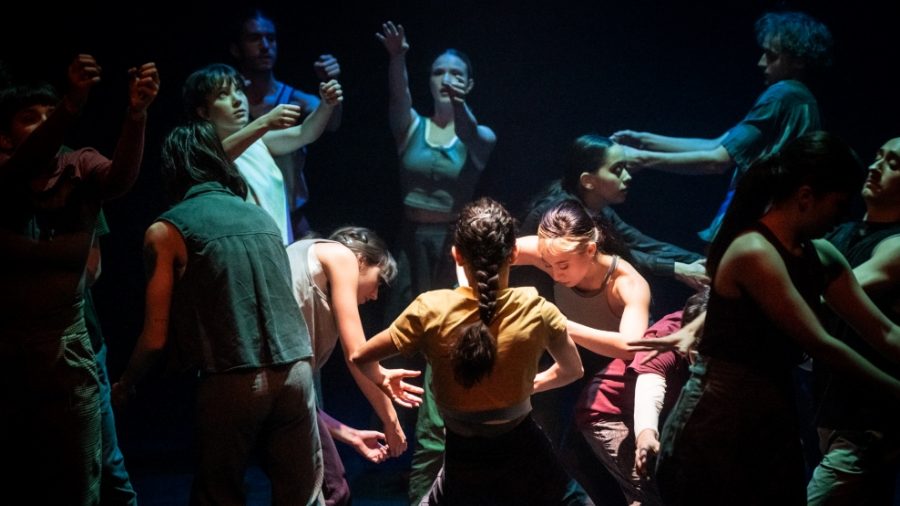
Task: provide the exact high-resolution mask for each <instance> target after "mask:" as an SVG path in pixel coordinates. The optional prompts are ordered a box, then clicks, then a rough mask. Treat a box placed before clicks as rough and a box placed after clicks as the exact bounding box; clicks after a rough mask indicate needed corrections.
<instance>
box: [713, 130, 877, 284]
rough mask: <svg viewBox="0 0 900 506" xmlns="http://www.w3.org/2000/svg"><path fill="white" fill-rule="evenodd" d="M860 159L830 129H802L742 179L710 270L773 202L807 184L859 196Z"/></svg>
mask: <svg viewBox="0 0 900 506" xmlns="http://www.w3.org/2000/svg"><path fill="white" fill-rule="evenodd" d="M863 174H864V173H863V170H862V164H861V163H860V161H859V157H857V156H856V153H855V152H854V151H853V148H851V147H850V145H849V144H847V143H846V142H844V141H843V140H841V139H840V138H838V137H836V136H834V135H832V134H829V133H827V132H822V131H817V132H810V133H807V134H804V135H802V136H800V137H798V138H796V139H794V140H793V141H791V142H789V143H788V144H786V145H785V146H784V147H783V148H782V149H781V151H779V152H778V153H776V154H775V155H772V156H770V157H768V158H765V159H763V160H761V161H759V162H757V163H755V164H754V165H752V166H751V167H750V169H749V170H748V171H747V173H746V174H744V176H743V177H742V178H741V180H740V182H738V185H737V188H736V189H735V193H734V198H733V200H732V201H731V205H729V206H728V211H727V212H726V213H725V218H724V219H723V220H722V227H721V228H720V229H719V232H718V233H717V234H716V238H715V240H713V242H712V244H711V245H710V247H709V255H708V256H707V259H706V269H707V271H708V272H709V276H710V278H713V277H715V275H716V270H717V269H718V267H719V263H720V262H721V261H722V256H723V255H724V254H725V251H726V250H727V249H728V246H729V245H730V244H731V242H732V241H733V240H734V239H735V237H737V236H738V235H739V234H740V233H742V232H743V231H744V230H746V229H747V228H748V227H750V225H752V224H753V223H754V222H756V221H757V220H759V219H760V218H762V217H763V215H764V214H765V213H766V212H767V211H768V209H769V207H770V206H771V205H772V204H779V203H782V202H784V201H786V200H788V199H789V198H790V197H791V196H792V195H793V194H794V192H796V191H797V189H798V188H800V187H801V186H803V185H808V186H809V187H810V188H812V190H813V191H814V192H815V193H816V194H817V195H822V194H825V193H830V192H839V193H843V194H847V195H855V194H857V193H858V192H859V188H860V186H861V185H862V178H863Z"/></svg>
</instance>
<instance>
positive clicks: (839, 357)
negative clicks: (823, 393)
mask: <svg viewBox="0 0 900 506" xmlns="http://www.w3.org/2000/svg"><path fill="white" fill-rule="evenodd" d="M817 246H818V245H817ZM716 276H717V279H716V281H715V282H716V283H717V284H716V289H719V288H720V287H719V285H718V283H719V279H718V277H719V276H722V277H723V284H724V286H726V287H728V286H733V287H734V288H733V289H734V290H742V291H744V292H745V293H747V294H749V296H750V297H751V298H752V299H753V300H754V301H755V302H756V303H757V304H758V305H759V306H760V307H761V308H762V310H763V312H764V313H765V314H766V315H767V316H768V317H769V318H771V319H772V320H773V321H774V322H775V323H776V325H778V326H779V327H780V328H781V329H782V330H783V331H784V332H785V333H786V334H787V335H789V336H791V338H793V339H794V340H795V341H797V342H798V343H799V344H800V345H801V346H802V347H803V348H804V349H805V350H807V351H808V352H809V354H810V355H812V357H813V358H814V359H816V360H822V361H823V362H826V363H828V365H830V366H831V367H833V368H834V369H835V370H836V371H840V372H843V373H846V374H848V375H851V376H854V377H856V378H859V379H862V380H864V381H867V382H869V383H871V384H872V385H873V386H875V387H877V388H884V389H886V390H889V391H890V392H892V393H893V394H894V395H896V396H900V380H897V379H896V378H893V377H891V376H890V375H889V374H886V373H884V372H883V371H881V370H880V369H878V368H877V367H875V366H874V365H872V364H871V363H870V362H869V361H867V360H866V359H865V358H864V357H862V356H861V355H860V354H859V353H857V352H856V351H854V350H853V349H852V348H850V347H849V346H847V345H846V344H844V343H843V342H841V341H840V340H838V339H835V338H834V337H832V336H831V335H829V334H828V333H827V332H826V331H825V329H824V328H823V327H822V325H821V323H820V322H819V320H818V318H817V317H816V315H815V313H813V311H812V309H811V308H810V307H809V306H808V305H807V304H806V302H805V301H804V300H803V298H802V296H801V295H800V293H799V292H798V291H797V289H796V288H795V287H794V285H793V284H792V283H791V281H790V277H789V275H788V272H787V269H786V268H785V266H784V262H783V261H782V260H781V258H780V256H779V255H778V252H777V251H776V250H775V248H774V247H773V246H772V245H771V244H770V243H768V241H766V240H765V239H763V238H762V237H761V236H759V234H755V233H749V234H745V235H743V236H741V237H739V238H738V239H736V240H735V241H734V242H733V243H732V245H731V246H729V248H728V251H726V253H725V255H724V257H723V259H722V263H721V264H720V267H719V271H718V273H717V275H716ZM834 288H836V286H835V285H834V282H832V286H830V287H829V290H828V291H829V293H831V292H833V291H834ZM870 304H871V303H870ZM871 316H875V315H874V314H871ZM870 326H871V325H870ZM894 356H896V355H894Z"/></svg>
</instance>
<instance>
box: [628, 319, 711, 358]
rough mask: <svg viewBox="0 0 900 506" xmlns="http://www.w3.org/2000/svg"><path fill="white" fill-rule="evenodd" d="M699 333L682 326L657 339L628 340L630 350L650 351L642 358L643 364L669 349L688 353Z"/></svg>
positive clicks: (684, 353) (683, 353)
mask: <svg viewBox="0 0 900 506" xmlns="http://www.w3.org/2000/svg"><path fill="white" fill-rule="evenodd" d="M696 340H697V335H696V334H695V333H694V331H693V330H692V329H690V328H686V327H682V328H681V329H679V330H677V331H675V332H673V333H671V334H669V335H667V336H665V337H657V338H655V339H636V340H634V341H628V342H627V343H626V344H628V350H629V351H649V352H650V353H647V355H646V356H645V357H644V358H643V360H641V365H643V364H646V363H647V362H649V361H651V360H653V359H654V358H656V356H657V355H659V354H660V353H665V352H667V351H676V352H678V353H680V354H682V355H687V353H688V350H690V348H691V346H693V345H694V342H695V341H696Z"/></svg>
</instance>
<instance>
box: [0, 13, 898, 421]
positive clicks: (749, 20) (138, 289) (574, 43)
mask: <svg viewBox="0 0 900 506" xmlns="http://www.w3.org/2000/svg"><path fill="white" fill-rule="evenodd" d="M127 3H128V4H129V5H123V4H121V3H120V4H118V5H117V6H115V7H106V6H97V5H92V6H79V7H75V6H66V7H63V8H61V9H55V10H53V11H52V12H50V9H48V8H45V7H42V6H37V5H19V6H17V7H16V8H15V9H14V10H12V11H11V12H8V13H5V14H4V15H3V17H2V20H0V26H2V29H0V40H2V44H0V48H2V53H0V59H2V60H3V61H5V62H6V63H7V64H8V66H9V67H10V69H11V71H12V72H13V74H14V75H16V76H18V77H38V78H44V79H48V80H51V81H53V82H56V83H59V82H60V80H61V78H62V77H63V75H64V74H63V70H64V69H65V67H66V65H67V64H68V62H69V61H70V60H71V58H72V56H73V55H74V54H75V53H76V52H88V53H91V54H94V55H95V56H96V57H97V59H98V61H99V62H100V64H101V65H102V66H103V72H104V75H103V82H102V83H101V84H100V85H99V86H97V88H96V89H95V90H94V91H92V97H91V100H90V103H89V105H88V108H87V109H86V111H85V115H84V118H83V120H82V122H81V123H80V126H79V128H78V129H77V131H75V132H73V133H72V135H71V139H69V144H70V145H72V146H75V147H78V146H82V145H92V146H95V147H98V148H99V149H100V150H101V152H104V153H107V154H111V153H112V150H113V147H114V145H115V139H116V136H117V134H118V128H119V124H120V121H121V117H122V113H123V112H124V107H125V99H126V97H125V81H124V78H125V75H126V74H125V70H126V69H127V68H128V67H130V66H133V65H137V64H140V63H142V62H144V61H149V60H152V61H155V62H157V64H158V66H159V69H160V73H161V78H162V90H161V92H160V95H159V97H158V100H157V102H156V103H155V104H154V105H153V107H152V110H151V118H150V124H149V132H148V141H147V150H146V156H145V163H144V167H143V172H142V174H141V176H140V179H139V181H138V183H137V185H136V186H135V188H134V189H133V190H132V191H131V192H130V193H129V194H128V195H127V196H125V197H123V198H121V199H119V200H116V201H112V202H109V203H108V205H107V206H106V211H107V216H108V219H109V222H110V225H111V228H112V233H111V235H110V236H108V237H107V238H105V239H104V240H103V241H104V242H103V249H104V260H103V262H104V264H103V272H104V274H103V276H102V278H101V280H100V282H99V283H98V285H97V287H96V289H95V293H96V298H97V299H98V305H99V309H100V313H101V318H102V320H103V325H104V329H105V333H106V335H107V339H108V341H109V343H110V344H109V347H110V370H111V371H110V372H111V375H112V377H113V378H116V377H117V376H118V374H119V373H120V371H121V370H122V368H123V367H124V364H125V362H126V360H127V357H128V354H129V353H130V350H131V348H132V346H133V343H134V339H135V338H136V336H137V334H138V333H139V331H140V326H141V318H142V314H143V306H142V305H143V292H142V291H143V285H144V275H143V271H142V268H141V260H140V254H141V240H142V234H143V231H144V229H145V228H146V227H147V226H148V225H149V224H150V223H151V222H152V220H153V218H154V217H155V216H156V215H157V214H158V213H159V212H160V211H161V210H163V209H164V208H165V205H166V203H165V202H164V199H163V197H162V190H161V183H160V178H159V174H158V170H157V159H158V152H159V146H160V142H161V139H162V138H163V137H164V135H165V134H166V132H167V131H168V130H169V129H170V128H171V127H172V126H173V125H175V124H176V123H177V122H178V121H179V115H180V86H181V83H182V82H183V80H184V78H185V77H186V76H187V74H188V73H190V72H191V71H192V70H194V69H196V68H198V67H200V66H202V65H205V64H207V63H211V62H214V61H225V62H230V59H229V57H228V53H227V50H226V41H225V24H226V23H227V21H228V20H229V16H230V15H231V13H232V11H233V9H234V8H235V6H236V4H235V3H233V2H232V3H230V4H229V3H226V2H212V1H210V0H203V1H201V2H193V3H187V2H185V3H183V4H181V5H173V4H160V3H155V2H151V3H147V4H138V3H133V2H127ZM872 3H873V4H874V2H872ZM263 7H264V8H265V9H266V10H267V11H268V12H269V13H270V14H271V15H272V17H273V18H275V19H276V21H277V23H278V28H279V53H280V55H279V64H278V65H279V66H278V69H277V73H276V74H277V75H278V76H279V77H280V78H281V79H282V80H285V81H287V82H289V83H292V84H295V85H299V86H300V87H302V88H304V89H307V90H312V89H314V88H315V85H316V83H315V78H314V75H313V72H312V62H313V61H314V60H315V58H316V56H317V55H318V54H320V53H324V52H330V53H333V54H335V55H336V56H337V57H338V58H339V60H340V62H341V66H342V71H343V73H342V76H341V81H342V83H343V86H344V91H345V106H344V119H343V125H342V127H341V129H340V130H339V131H338V132H336V133H333V134H326V135H325V136H324V137H323V138H322V139H321V140H320V141H318V142H317V143H316V144H314V145H313V146H311V149H310V155H309V160H308V163H307V167H308V178H309V183H310V186H311V190H312V194H313V196H312V200H311V202H310V204H309V206H310V214H311V221H312V222H313V224H314V226H315V228H317V229H318V230H320V231H322V232H325V233H327V232H328V231H329V230H331V229H333V228H334V227H336V226H339V225H342V224H345V223H355V224H359V225H364V226H369V227H372V228H374V229H376V230H378V231H380V232H381V233H382V235H384V236H386V237H387V238H389V239H390V238H392V237H393V236H394V235H395V233H396V230H395V224H396V223H397V222H398V218H399V216H400V211H401V209H400V204H399V202H400V194H399V190H398V188H397V186H398V185H397V182H398V181H397V174H396V155H395V153H394V148H393V142H392V140H391V137H390V134H389V132H388V126H387V119H386V110H387V92H386V88H387V85H386V81H387V76H386V66H387V65H386V64H387V56H386V53H385V51H384V49H383V48H382V47H381V45H380V44H379V43H378V42H377V41H376V39H375V37H374V33H375V32H376V30H378V29H379V27H380V24H381V22H382V21H384V20H387V19H392V20H394V21H396V22H400V23H402V24H403V25H404V26H405V27H406V30H407V34H408V38H409V41H410V44H411V46H412V48H411V50H410V52H409V55H408V63H409V69H410V75H411V81H412V82H411V89H412V93H413V103H414V105H415V106H417V107H418V108H419V110H420V111H423V112H427V111H428V107H429V106H430V97H429V95H428V88H427V82H426V77H427V69H428V65H429V64H430V62H431V60H432V59H433V58H434V56H435V55H436V54H437V53H439V52H440V51H441V50H442V49H443V48H446V47H456V48H459V49H462V50H463V51H465V52H467V53H469V55H470V56H471V57H472V60H473V62H474V66H475V77H476V87H475V90H474V92H473V94H472V96H471V99H470V104H471V106H472V108H473V110H474V111H475V113H476V115H477V117H478V119H479V121H480V122H482V123H483V124H486V125H489V126H491V127H492V128H493V129H494V131H495V132H496V133H497V136H498V139H499V140H498V144H497V148H496V150H495V152H494V154H493V157H492V159H491V161H490V164H489V166H488V168H487V170H486V172H485V174H484V177H483V178H482V182H481V184H480V187H479V193H481V194H486V195H491V196H494V197H495V198H498V199H499V200H501V201H503V202H505V203H506V204H507V205H509V206H510V207H511V208H513V209H516V210H519V209H521V208H522V206H523V205H524V204H525V203H526V202H527V200H528V198H529V197H530V196H531V195H533V194H534V193H535V192H536V191H538V190H539V189H540V187H541V186H543V185H544V184H545V183H546V182H548V181H549V180H551V179H552V178H554V177H556V175H557V174H558V172H559V170H560V164H559V161H560V160H561V158H562V154H563V153H564V151H565V148H566V146H567V144H568V143H569V142H570V141H571V140H572V139H573V138H574V137H576V136H578V135H580V134H583V133H587V132H598V133H601V134H609V133H611V132H613V131H615V130H617V129H621V128H632V129H639V130H648V131H653V132H658V133H663V134H671V135H678V136H697V137H715V136H718V135H719V134H721V133H722V132H723V131H724V130H725V129H726V128H728V127H729V126H731V125H732V124H734V123H735V122H736V121H738V120H739V119H740V118H741V117H742V115H743V114H744V113H745V112H746V111H747V110H748V109H749V107H750V105H751V104H752V103H753V100H754V99H755V97H756V96H757V95H758V94H759V93H760V92H761V91H762V89H763V81H762V76H761V73H760V72H759V70H758V69H757V68H756V63H757V61H758V59H759V56H760V51H759V49H758V47H757V45H756V41H755V36H754V33H753V22H754V20H755V19H756V18H757V17H758V16H759V15H760V14H762V13H763V12H765V11H766V10H769V9H775V8H782V7H787V8H793V9H802V10H806V11H808V12H810V13H812V14H813V15H815V16H816V17H818V18H820V19H821V20H823V21H824V22H825V23H826V24H828V25H829V26H830V28H831V29H832V32H833V34H834V37H835V40H836V52H835V65H834V66H833V68H832V69H831V70H830V71H829V73H828V74H827V75H826V76H825V78H824V79H822V81H821V82H820V83H819V84H818V86H817V87H815V88H814V91H815V92H816V93H817V96H818V98H819V101H820V105H821V107H822V110H823V114H824V117H825V123H826V127H827V128H828V129H829V130H832V131H833V132H836V133H838V134H839V135H841V136H843V137H844V138H845V139H846V140H848V141H849V142H850V143H851V144H852V145H853V146H854V147H855V148H856V149H857V150H858V152H859V153H860V155H861V156H862V158H863V159H864V160H869V159H871V156H872V154H874V152H875V150H876V149H877V147H878V146H879V145H880V144H881V143H882V142H883V141H884V140H885V139H887V138H889V137H891V136H896V135H898V134H900V124H898V118H900V100H898V97H897V96H896V95H893V94H892V92H895V89H896V83H895V82H894V81H893V80H892V78H891V77H889V76H890V75H891V74H892V73H896V71H897V68H896V66H897V62H898V61H900V60H898V59H897V49H898V43H897V37H896V26H897V21H898V19H900V18H898V16H897V15H898V14H900V5H898V4H896V3H894V5H893V6H892V7H888V8H886V7H883V6H882V7H876V6H874V5H867V4H866V2H854V3H849V2H839V3H838V2H836V3H835V4H834V5H831V4H826V3H823V2H811V1H807V2H791V3H775V2H771V1H755V2H751V1H736V2H718V3H715V4H705V3H695V2H687V1H684V0H677V1H667V2H649V1H640V0H639V1H633V2H600V1H593V2H587V1H581V2H566V1H557V2H552V3H551V2H542V3H540V4H538V3H534V4H531V3H529V2H516V3H512V2H508V3H507V2H501V3H488V2H477V1H471V0H460V1H457V2H452V3H451V2H438V1H435V0H423V1H418V2H401V1H396V0H395V1H385V2H373V3H370V4H368V5H365V6H354V5H353V3H352V2H348V3H347V4H338V3H336V2H323V3H313V2H302V3H301V2H290V3H289V2H279V3H275V2H270V4H263ZM725 185H726V181H725V178H724V177H677V176H673V175H670V174H665V173H659V172H652V171H651V172H643V173H641V174H639V175H638V176H637V177H636V179H635V181H634V185H633V187H632V191H631V192H630V195H629V201H628V202H627V203H625V204H623V205H622V206H620V208H619V212H620V214H621V215H622V216H623V217H624V218H625V219H626V220H627V221H629V222H630V223H632V224H633V225H635V226H637V227H638V228H641V229H643V230H644V231H645V232H647V233H649V234H651V235H655V236H657V237H659V238H661V239H665V240H669V241H671V242H674V243H677V244H681V245H684V246H688V247H693V248H699V245H698V244H697V242H696V239H695V236H694V232H695V231H696V230H699V229H701V228H703V227H704V226H705V225H706V224H707V222H706V220H707V219H708V217H710V216H711V215H712V213H713V211H714V209H715V207H716V205H717V204H718V199H719V197H720V196H721V194H722V190H723V188H724V187H725ZM857 208H859V206H857ZM151 388H152V387H151ZM165 399H168V400H169V401H173V400H177V398H176V399H173V398H172V397H171V395H170V394H169V393H166V394H161V395H160V400H165ZM172 406H177V402H175V403H173V404H170V408H171V407H172ZM147 409H148V411H155V410H154V409H152V408H147ZM158 411H162V412H165V411H167V410H166V409H162V410H158ZM168 411H171V409H169V410H168ZM157 416H167V415H160V414H157ZM168 416H172V417H175V416H177V414H171V415H168Z"/></svg>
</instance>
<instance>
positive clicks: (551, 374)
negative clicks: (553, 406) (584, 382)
mask: <svg viewBox="0 0 900 506" xmlns="http://www.w3.org/2000/svg"><path fill="white" fill-rule="evenodd" d="M583 374H584V371H581V373H579V372H578V370H576V369H569V370H568V371H566V370H564V369H563V368H561V367H560V366H559V364H556V363H554V364H553V365H551V366H550V367H548V368H547V369H545V370H543V371H541V372H539V373H538V374H537V375H535V377H534V390H533V393H539V392H546V391H547V390H553V389H554V388H559V387H562V386H565V385H568V384H569V383H572V382H573V381H575V380H577V379H578V378H580V377H581V376H582V375H583Z"/></svg>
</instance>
